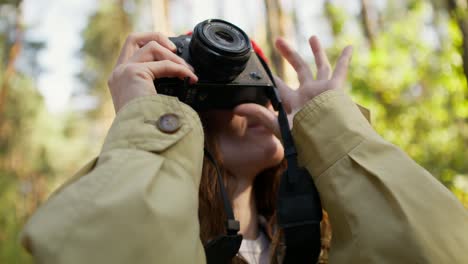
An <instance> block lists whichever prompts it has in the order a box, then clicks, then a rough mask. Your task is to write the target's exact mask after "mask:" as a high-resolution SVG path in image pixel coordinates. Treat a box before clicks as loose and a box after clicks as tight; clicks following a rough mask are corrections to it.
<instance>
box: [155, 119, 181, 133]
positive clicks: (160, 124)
mask: <svg viewBox="0 0 468 264" xmlns="http://www.w3.org/2000/svg"><path fill="white" fill-rule="evenodd" d="M156 126H157V128H158V129H159V130H161V131H162V132H164V133H168V134H172V133H175V132H177V130H179V128H180V126H181V123H180V120H179V117H178V116H177V115H176V114H164V115H162V116H161V117H160V118H159V119H158V121H157V122H156Z"/></svg>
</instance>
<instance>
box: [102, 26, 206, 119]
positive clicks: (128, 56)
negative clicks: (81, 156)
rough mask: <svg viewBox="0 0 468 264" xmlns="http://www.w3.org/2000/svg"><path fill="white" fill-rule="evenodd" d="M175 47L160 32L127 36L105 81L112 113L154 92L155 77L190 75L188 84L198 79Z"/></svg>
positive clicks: (181, 77) (182, 76) (182, 77)
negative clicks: (109, 93)
mask: <svg viewBox="0 0 468 264" xmlns="http://www.w3.org/2000/svg"><path fill="white" fill-rule="evenodd" d="M175 50H176V46H175V45H174V44H173V43H172V42H171V41H170V40H169V38H167V37H166V36H165V35H163V34H161V33H136V34H132V35H130V36H129V37H128V38H127V40H126V41H125V44H124V45H123V47H122V50H121V52H120V56H119V58H118V60H117V64H116V66H115V68H114V70H113V71H112V74H111V76H110V78H109V81H108V85H109V90H110V92H111V95H112V101H113V103H114V108H115V112H118V111H119V110H120V109H121V108H122V107H123V106H124V105H125V104H127V103H128V102H129V101H130V100H132V99H134V98H137V97H140V96H148V95H155V94H156V89H155V87H154V83H153V80H154V79H156V78H163V77H177V78H180V79H184V78H185V77H189V78H190V82H191V83H195V82H196V81H197V80H198V78H197V76H196V75H195V74H194V73H193V68H192V67H191V66H190V65H189V64H188V63H186V62H185V61H184V60H183V59H182V58H180V57H179V56H177V55H176V54H175V53H174V52H175Z"/></svg>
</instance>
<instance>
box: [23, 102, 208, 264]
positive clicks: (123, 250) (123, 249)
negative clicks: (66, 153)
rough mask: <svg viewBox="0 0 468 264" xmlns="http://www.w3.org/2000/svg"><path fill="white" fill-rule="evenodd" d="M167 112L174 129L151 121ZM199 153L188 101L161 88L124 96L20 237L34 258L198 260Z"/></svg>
mask: <svg viewBox="0 0 468 264" xmlns="http://www.w3.org/2000/svg"><path fill="white" fill-rule="evenodd" d="M168 113H172V114H176V115H177V117H178V121H179V122H180V123H179V124H180V128H179V129H178V130H177V131H175V132H174V133H165V132H164V131H167V130H164V129H162V130H161V129H158V126H155V124H156V121H157V120H158V119H159V118H160V117H161V116H162V115H164V114H168ZM176 121H177V120H176ZM173 125H174V124H173ZM202 158H203V131H202V127H201V123H200V120H199V117H198V115H197V114H196V113H195V112H194V111H193V110H192V109H191V108H190V107H189V106H187V105H185V104H183V103H180V102H179V101H178V100H177V99H176V98H173V97H167V96H163V95H157V96H150V97H142V98H138V99H135V100H132V101H131V102H130V103H128V104H127V105H126V106H125V107H124V108H123V109H122V110H121V111H119V113H118V114H117V116H116V118H115V120H114V123H113V124H112V127H111V129H110V131H109V133H108V135H107V138H106V141H105V143H104V146H103V149H102V153H101V154H100V155H99V158H98V159H97V160H95V161H93V162H91V163H90V164H89V165H87V166H86V167H85V168H83V169H82V170H81V171H80V172H79V173H78V174H77V175H75V176H74V177H73V178H72V179H71V180H70V181H69V182H68V183H66V184H65V185H64V186H63V187H62V188H60V189H59V190H58V191H56V192H55V193H54V194H53V195H52V196H51V197H50V198H49V199H48V201H47V202H46V203H45V204H44V205H42V206H41V207H40V208H39V209H38V210H37V211H36V213H35V214H34V215H33V216H32V218H31V219H30V220H29V222H28V223H27V225H26V226H25V228H24V230H23V232H22V235H21V239H22V243H23V245H24V246H25V247H26V248H27V249H28V250H29V251H30V252H31V253H32V255H33V257H34V259H35V261H36V262H37V263H50V264H54V263H80V264H82V263H204V262H205V255H204V251H203V246H202V244H201V242H200V239H199V223H198V186H199V181H200V176H201V169H202Z"/></svg>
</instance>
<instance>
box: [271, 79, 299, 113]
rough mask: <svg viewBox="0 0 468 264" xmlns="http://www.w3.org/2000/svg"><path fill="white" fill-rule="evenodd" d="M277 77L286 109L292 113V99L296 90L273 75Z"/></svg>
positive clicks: (276, 81) (279, 90) (276, 80)
mask: <svg viewBox="0 0 468 264" xmlns="http://www.w3.org/2000/svg"><path fill="white" fill-rule="evenodd" d="M273 78H274V79H275V83H276V86H277V88H278V92H279V95H280V97H281V102H282V103H283V106H284V110H285V111H286V113H288V114H290V113H291V111H292V100H294V99H293V98H294V92H295V91H294V90H293V89H291V88H290V87H289V86H288V85H287V84H285V83H284V82H283V80H281V78H279V77H278V76H274V77H273Z"/></svg>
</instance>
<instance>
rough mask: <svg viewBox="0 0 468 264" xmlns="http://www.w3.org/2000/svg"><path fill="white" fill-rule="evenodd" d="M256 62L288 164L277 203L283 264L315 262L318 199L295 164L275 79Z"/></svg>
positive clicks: (319, 214) (307, 176) (319, 211)
mask: <svg viewBox="0 0 468 264" xmlns="http://www.w3.org/2000/svg"><path fill="white" fill-rule="evenodd" d="M258 57H259V56H258ZM259 59H260V61H261V62H262V64H263V67H264V68H265V69H266V71H267V74H268V76H269V77H270V79H271V82H272V83H273V86H274V87H273V88H272V91H270V93H269V96H270V100H271V102H272V105H273V107H274V108H275V110H277V111H278V112H279V114H278V122H279V126H280V131H281V137H282V140H283V147H284V156H285V158H286V160H287V162H288V168H287V170H286V171H285V172H284V173H283V175H282V177H281V182H280V187H279V192H278V200H277V201H278V203H277V217H278V224H279V226H280V227H281V228H282V229H283V232H284V243H285V246H286V254H285V256H284V260H283V263H299V264H300V263H316V262H318V258H319V255H320V250H321V235H320V221H321V220H322V206H321V202H320V197H319V194H318V191H317V189H316V187H315V184H314V182H313V180H312V177H311V175H310V174H309V172H308V171H307V170H306V169H305V168H302V167H300V166H299V164H298V160H297V151H296V146H295V145H294V140H293V137H292V135H291V130H290V127H289V122H288V117H287V114H286V111H285V110H284V107H283V105H282V102H281V98H280V96H279V94H278V90H277V86H276V83H275V79H274V78H273V74H272V73H271V71H270V68H269V67H268V65H267V64H266V62H265V61H264V60H263V59H262V58H260V57H259Z"/></svg>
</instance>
